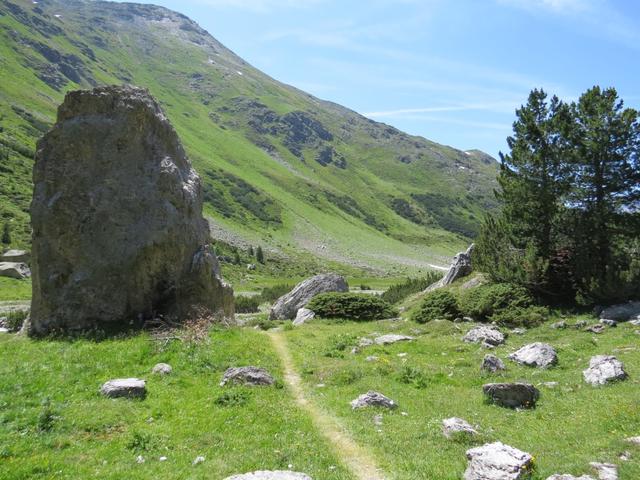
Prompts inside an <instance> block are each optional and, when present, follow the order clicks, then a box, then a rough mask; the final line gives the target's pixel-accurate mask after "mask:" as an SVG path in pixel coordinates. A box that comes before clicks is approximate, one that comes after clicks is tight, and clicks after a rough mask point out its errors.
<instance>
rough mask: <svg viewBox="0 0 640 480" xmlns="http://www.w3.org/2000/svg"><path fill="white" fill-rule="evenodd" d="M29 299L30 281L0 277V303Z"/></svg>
mask: <svg viewBox="0 0 640 480" xmlns="http://www.w3.org/2000/svg"><path fill="white" fill-rule="evenodd" d="M29 299H31V279H26V280H15V279H13V278H6V277H0V301H7V300H29Z"/></svg>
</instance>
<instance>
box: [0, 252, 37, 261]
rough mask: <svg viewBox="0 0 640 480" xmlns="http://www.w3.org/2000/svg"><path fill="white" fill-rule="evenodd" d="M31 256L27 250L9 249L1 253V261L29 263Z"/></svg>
mask: <svg viewBox="0 0 640 480" xmlns="http://www.w3.org/2000/svg"><path fill="white" fill-rule="evenodd" d="M30 257H31V255H29V252H27V251H26V250H7V251H6V252H4V253H3V254H2V255H0V262H11V263H29V260H30Z"/></svg>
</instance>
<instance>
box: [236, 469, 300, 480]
mask: <svg viewBox="0 0 640 480" xmlns="http://www.w3.org/2000/svg"><path fill="white" fill-rule="evenodd" d="M224 480H313V479H312V478H311V477H310V476H309V475H306V474H304V473H300V472H291V471H286V470H274V471H267V470H259V471H256V472H251V473H243V474H240V475H232V476H230V477H227V478H225V479H224Z"/></svg>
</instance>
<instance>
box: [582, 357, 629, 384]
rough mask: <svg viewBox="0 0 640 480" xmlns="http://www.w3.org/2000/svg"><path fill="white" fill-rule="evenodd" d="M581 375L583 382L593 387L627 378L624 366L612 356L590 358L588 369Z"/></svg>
mask: <svg viewBox="0 0 640 480" xmlns="http://www.w3.org/2000/svg"><path fill="white" fill-rule="evenodd" d="M582 375H583V377H584V381H585V382H587V383H588V384H590V385H594V386H597V385H604V384H605V383H609V382H615V381H617V380H624V379H626V378H627V372H625V371H624V365H623V364H622V362H621V361H620V360H618V359H617V358H616V357H614V356H613V355H595V356H594V357H591V360H590V361H589V368H587V369H586V370H584V371H583V372H582Z"/></svg>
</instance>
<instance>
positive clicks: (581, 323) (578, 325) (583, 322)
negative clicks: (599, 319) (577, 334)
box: [574, 320, 587, 329]
mask: <svg viewBox="0 0 640 480" xmlns="http://www.w3.org/2000/svg"><path fill="white" fill-rule="evenodd" d="M586 326H587V321H586V320H578V321H577V322H576V323H575V325H574V328H578V329H580V328H584V327H586Z"/></svg>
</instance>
